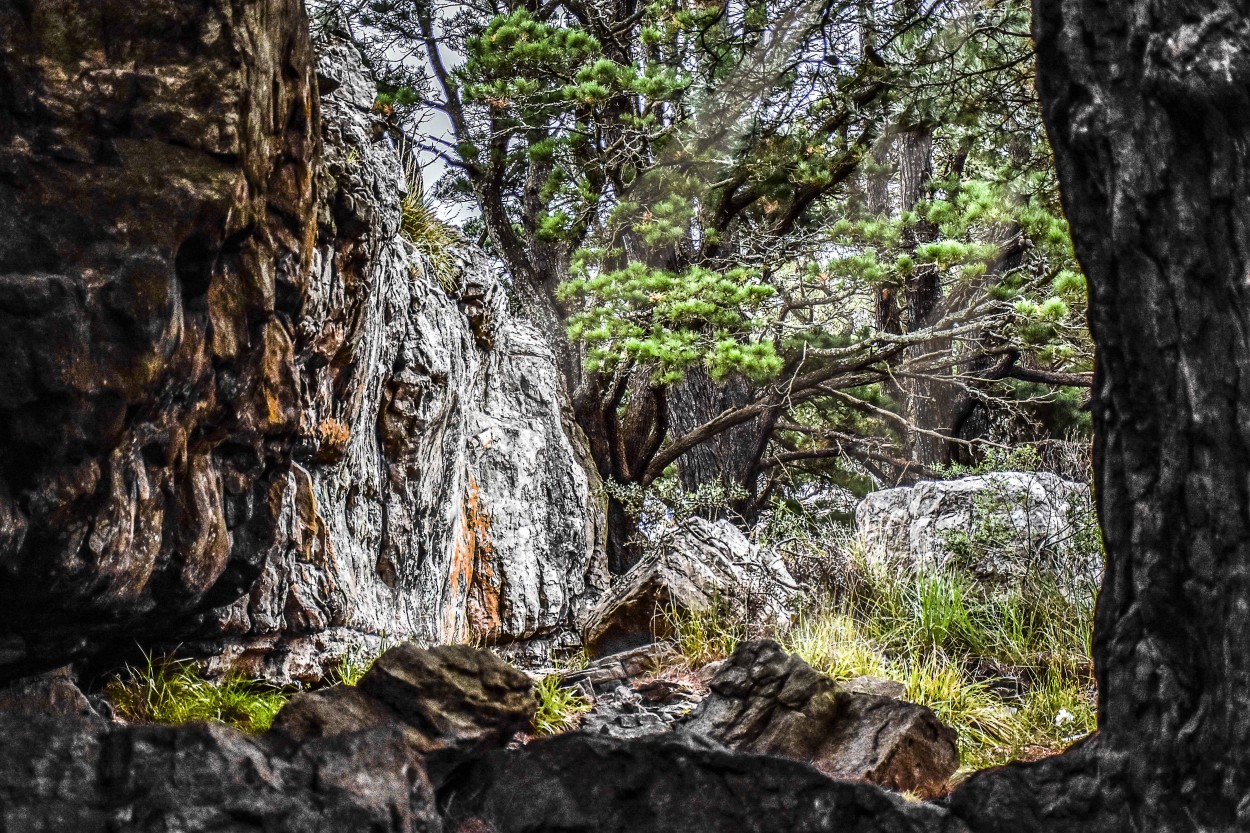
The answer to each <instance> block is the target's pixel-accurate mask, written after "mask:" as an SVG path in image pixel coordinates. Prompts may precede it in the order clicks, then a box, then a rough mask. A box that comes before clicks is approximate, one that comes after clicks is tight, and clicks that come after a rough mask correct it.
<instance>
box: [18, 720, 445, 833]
mask: <svg viewBox="0 0 1250 833" xmlns="http://www.w3.org/2000/svg"><path fill="white" fill-rule="evenodd" d="M433 799H434V795H433V790H432V788H431V786H430V783H429V781H428V780H427V779H426V777H425V773H424V771H423V770H422V767H421V763H420V761H419V760H416V759H414V758H413V757H412V754H411V752H410V750H409V749H408V747H407V745H406V744H405V742H404V739H403V738H402V736H401V735H400V733H399V732H398V731H396V730H394V729H378V730H374V731H370V732H361V733H356V734H354V735H349V736H343V737H337V738H330V739H320V740H310V741H307V742H305V743H302V744H295V743H291V742H290V741H283V740H279V739H266V738H259V739H257V738H251V737H248V736H246V735H242V734H239V733H238V732H235V731H233V730H231V729H227V728H225V727H222V726H183V727H167V726H128V727H110V726H107V725H105V724H103V723H102V722H91V721H77V720H72V719H69V718H59V719H55V720H54V719H48V718H44V719H31V718H20V719H13V718H5V717H0V831H5V833H10V831H12V833H18V831H21V833H62V831H69V830H72V831H75V833H112V831H117V830H125V831H128V832H129V833H149V832H150V833H165V832H166V831H172V830H178V831H183V833H209V832H210V831H231V832H232V833H247V831H255V833H262V832H263V833H309V831H349V830H350V831H356V830H360V831H364V830H369V831H377V833H436V832H437V831H439V830H441V829H442V824H441V822H440V820H439V818H438V815H437V813H436V812H435V809H434V800H433Z"/></svg>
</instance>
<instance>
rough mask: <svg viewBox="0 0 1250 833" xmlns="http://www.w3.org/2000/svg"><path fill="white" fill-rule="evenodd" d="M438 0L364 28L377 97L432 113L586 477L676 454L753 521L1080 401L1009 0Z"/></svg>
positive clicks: (616, 547)
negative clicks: (971, 435) (545, 357)
mask: <svg viewBox="0 0 1250 833" xmlns="http://www.w3.org/2000/svg"><path fill="white" fill-rule="evenodd" d="M455 8H456V9H458V11H457V12H456V13H455V14H454V15H453V14H450V13H449V11H450V10H449V9H442V8H436V7H433V6H432V5H431V4H430V3H429V2H427V0H374V2H367V3H363V4H360V5H357V6H356V7H354V9H353V11H354V14H355V15H356V19H357V21H358V24H359V25H358V27H357V31H358V32H359V33H361V37H362V40H364V41H365V42H366V45H368V46H370V47H371V53H372V54H373V55H374V56H375V62H376V63H377V64H378V66H379V68H380V69H382V70H384V72H383V77H384V82H383V94H384V95H385V96H386V97H387V98H386V101H387V103H388V105H391V106H395V107H396V108H397V110H398V111H399V112H400V115H401V117H402V115H403V112H404V111H405V108H407V112H409V113H413V114H416V113H420V112H428V111H430V110H437V111H439V112H441V113H442V114H444V115H445V116H446V118H447V119H448V120H449V122H450V125H451V131H450V132H451V135H450V136H449V137H446V138H444V137H440V136H429V137H428V143H427V144H428V148H429V150H430V151H431V152H433V153H436V154H437V155H438V156H439V157H441V158H442V159H443V160H444V162H445V163H446V164H447V165H448V170H449V173H448V175H447V176H445V177H444V179H443V181H442V182H441V183H440V185H439V188H438V189H437V193H438V194H439V195H440V196H441V197H442V198H443V199H445V200H452V201H454V200H457V199H459V200H463V201H465V202H466V203H468V204H469V205H470V206H471V208H472V209H473V214H474V219H473V221H472V222H471V223H470V230H472V231H476V232H477V233H478V234H479V235H480V237H481V238H482V239H483V240H484V241H486V242H487V243H488V245H489V246H490V247H491V249H492V250H493V252H494V253H495V254H496V255H497V256H499V258H500V259H501V260H502V261H503V263H504V265H505V266H506V268H507V271H508V274H509V275H510V277H511V280H512V282H513V286H514V288H515V290H516V293H517V295H518V296H519V298H520V299H521V300H522V302H523V306H524V308H525V310H526V313H527V314H528V315H529V316H530V317H531V318H532V319H533V320H534V321H535V323H536V324H538V326H539V327H540V328H541V329H543V330H544V332H545V333H546V335H547V337H548V339H549V340H550V342H551V344H552V345H553V347H554V348H555V349H556V351H557V354H558V356H559V358H560V362H561V366H562V369H563V371H564V373H565V376H566V380H567V383H568V386H569V389H570V392H571V394H572V398H573V402H574V410H575V413H576V415H577V420H578V423H579V424H580V426H581V428H582V430H583V431H584V432H585V433H586V436H587V438H588V440H589V442H590V446H591V449H592V452H593V455H594V458H595V462H596V464H597V466H598V468H599V470H600V473H601V474H602V475H603V476H604V477H605V478H607V479H610V480H612V481H615V482H617V483H621V484H634V485H637V486H640V487H646V486H648V485H649V484H651V483H654V482H655V481H656V480H657V479H658V478H661V477H666V476H670V475H671V474H672V473H673V471H674V467H675V469H676V473H677V475H678V476H680V477H681V479H682V481H683V482H684V483H686V484H687V485H688V486H694V485H696V484H698V483H700V482H705V481H708V480H715V481H719V482H720V484H721V485H723V486H729V487H733V489H734V492H735V493H736V494H738V495H740V498H739V499H737V500H736V504H735V506H734V509H736V510H737V511H738V512H739V513H740V514H741V515H742V516H744V517H747V518H749V517H751V516H752V515H753V513H755V512H756V511H758V509H759V508H760V507H762V506H763V505H765V504H766V502H767V501H768V500H770V499H772V498H773V497H776V496H778V495H781V494H784V492H785V491H786V489H787V487H788V486H790V485H792V484H794V483H796V482H800V481H803V480H804V479H805V478H811V477H819V478H822V479H824V480H827V481H828V480H832V481H834V482H841V483H844V484H851V483H853V484H859V486H860V487H862V484H863V481H864V476H865V474H869V475H871V476H872V477H875V478H877V479H878V480H882V481H890V482H894V481H897V480H899V479H907V478H913V477H916V476H923V475H925V474H929V473H932V469H933V468H934V466H935V465H936V464H939V463H942V462H946V461H948V460H949V459H951V458H952V456H953V455H954V454H955V452H958V451H960V450H962V453H963V454H964V456H967V454H968V453H969V452H968V451H967V450H968V449H969V448H972V447H973V446H970V445H968V441H967V438H965V437H960V436H959V433H960V426H959V423H960V422H966V421H967V415H968V413H970V412H972V411H974V410H976V409H978V408H980V409H982V410H985V409H986V408H989V409H990V410H991V411H993V412H995V413H999V414H1001V412H1003V411H1004V409H1009V411H1010V413H1011V414H1013V415H1016V416H1017V417H1020V418H1027V417H1029V415H1030V407H1028V406H1029V405H1030V404H1032V403H1036V402H1037V401H1039V400H1040V401H1042V402H1043V403H1044V404H1046V405H1047V406H1048V407H1050V408H1051V409H1052V410H1053V409H1054V407H1053V406H1054V402H1053V400H1055V399H1056V398H1063V397H1066V400H1065V401H1067V402H1069V403H1070V402H1072V401H1074V400H1075V399H1076V397H1074V396H1072V395H1071V394H1055V393H1053V392H1052V391H1053V389H1054V386H1055V385H1060V386H1062V385H1073V384H1075V385H1086V386H1087V385H1088V374H1087V372H1086V371H1087V370H1088V368H1089V362H1090V351H1089V347H1088V340H1087V338H1086V337H1085V335H1084V331H1083V327H1082V326H1081V315H1082V314H1083V306H1084V283H1083V280H1082V278H1081V276H1080V273H1079V270H1078V269H1077V268H1076V265H1075V261H1074V259H1073V257H1072V250H1071V244H1070V241H1069V240H1068V234H1067V228H1066V225H1065V224H1064V222H1063V220H1062V215H1061V214H1060V212H1059V208H1058V197H1057V188H1056V186H1055V182H1054V174H1053V166H1052V164H1051V161H1050V155H1049V150H1048V148H1047V146H1046V141H1045V136H1044V134H1043V132H1042V130H1041V125H1040V118H1039V116H1038V112H1037V106H1036V102H1035V98H1034V93H1033V89H1032V54H1031V44H1030V41H1029V39H1028V28H1027V20H1028V17H1027V16H1028V9H1027V5H1026V4H1025V3H1023V2H1022V0H1005V1H1004V2H998V3H989V4H986V3H971V2H967V3H955V4H926V3H917V2H912V1H911V0H908V1H907V2H875V1H874V0H853V1H852V0H840V1H838V0H834V1H832V2H830V0H825V1H824V2H802V1H801V0H782V2H747V3H741V4H738V3H717V2H705V0H654V2H651V3H647V4H639V3H636V2H631V0H599V1H598V2H591V3H583V2H571V0H562V1H561V2H556V1H555V0H553V2H549V3H544V4H537V3H529V4H524V3H522V4H517V5H514V6H501V5H497V4H495V3H493V2H484V0H475V2H470V3H467V4H458V5H457V6H456V7H455ZM396 44H401V45H403V46H404V47H405V48H407V49H409V50H410V51H411V52H412V53H413V54H415V55H416V56H417V58H416V59H415V61H397V60H396V59H395V52H396V49H397V46H396ZM452 56H456V58H455V60H452ZM414 65H419V66H421V67H422V69H423V71H424V76H423V77H415V76H414V70H413V67H414ZM874 195H875V196H874ZM1022 385H1034V386H1036V385H1042V386H1044V387H1042V388H1037V387H1033V388H1027V389H1026V388H1022V387H1021V386H1022ZM925 403H927V404H925ZM933 403H937V404H933ZM1012 403H1014V404H1012ZM922 404H923V405H924V407H921V405H922ZM1009 406H1011V407H1010V408H1009ZM1032 412H1033V413H1034V414H1036V413H1038V412H1039V411H1038V409H1036V408H1033V409H1032ZM995 418H996V419H997V420H998V421H999V422H1001V421H1002V418H1001V415H1000V416H996V417H995ZM965 427H966V426H965ZM965 433H968V432H967V431H965ZM918 438H919V439H918ZM922 447H926V448H927V449H928V450H925V451H923V452H922V451H921V449H922ZM909 455H910V456H909ZM917 458H919V459H917ZM610 513H611V516H612V517H611V526H612V535H613V539H614V540H613V552H614V566H615V567H616V568H617V569H623V568H624V567H625V566H627V565H628V563H629V562H630V561H631V559H632V557H633V555H634V553H633V552H632V551H631V550H630V549H629V547H628V546H627V543H628V540H629V539H630V537H631V535H632V534H633V525H634V521H635V519H634V518H633V517H631V515H630V512H629V511H628V510H627V507H625V506H624V505H623V504H622V503H621V502H620V501H617V500H614V501H613V504H612V506H611V507H610Z"/></svg>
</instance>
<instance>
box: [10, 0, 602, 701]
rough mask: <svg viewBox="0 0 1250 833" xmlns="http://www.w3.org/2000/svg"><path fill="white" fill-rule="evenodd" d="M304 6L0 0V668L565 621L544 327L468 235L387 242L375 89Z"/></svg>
mask: <svg viewBox="0 0 1250 833" xmlns="http://www.w3.org/2000/svg"><path fill="white" fill-rule="evenodd" d="M303 5H304V4H303V3H302V2H300V0H257V2H249V3H245V4H242V6H240V5H239V4H237V3H230V2H226V0H141V2H134V0H66V2H60V3H55V4H53V6H50V7H48V8H47V9H45V8H44V7H43V5H42V4H36V5H32V4H28V3H17V4H14V3H5V4H0V78H3V79H4V83H3V85H0V86H2V87H3V89H2V90H0V125H3V128H2V129H0V206H2V207H3V211H2V213H3V216H2V217H0V356H3V357H4V361H3V363H0V425H3V441H2V442H0V445H2V448H0V563H3V564H4V579H3V581H0V679H4V678H8V677H15V676H20V675H24V674H28V673H32V672H36V671H41V670H44V669H46V668H51V667H57V666H60V665H63V664H65V663H67V662H71V661H78V660H81V659H88V660H91V661H99V662H101V663H102V664H105V665H107V664H108V663H109V662H111V661H113V660H116V659H118V658H119V657H120V656H121V654H122V653H123V652H124V651H126V650H129V649H131V648H133V646H134V642H135V638H136V637H140V638H142V639H143V640H144V642H145V644H144V647H147V648H155V649H156V650H158V651H160V650H163V649H165V648H167V647H172V646H173V645H181V646H183V648H184V650H185V651H196V652H198V653H200V654H202V655H214V656H215V657H216V660H215V662H214V664H213V666H212V667H213V670H222V671H224V670H226V669H234V670H236V671H239V672H241V673H243V674H245V675H248V676H256V677H265V678H268V679H271V680H276V681H286V680H292V679H304V680H312V679H315V678H318V677H321V676H323V675H324V673H325V672H326V671H327V670H328V669H330V668H332V667H333V666H334V665H335V664H336V663H337V662H338V661H339V659H340V658H341V657H343V656H344V655H345V654H347V653H349V652H351V651H352V650H353V649H358V648H360V647H361V646H362V644H366V643H367V646H368V649H369V650H376V648H377V647H378V645H379V643H380V641H381V635H382V634H387V635H389V637H391V638H398V639H404V638H408V637H415V638H417V639H419V640H421V641H423V642H427V643H438V642H450V641H467V640H471V639H483V640H485V639H492V640H495V641H499V642H524V641H526V640H529V641H534V642H536V643H550V642H553V641H558V640H560V639H566V640H567V641H569V642H575V641H576V637H575V635H574V630H575V625H574V622H575V618H576V616H577V614H578V612H579V611H580V610H581V607H582V605H583V603H584V602H585V601H587V600H589V599H591V598H593V597H594V596H595V595H596V594H597V593H598V591H599V589H600V588H601V587H603V586H606V577H605V568H604V566H603V565H604V564H605V559H604V556H603V524H602V522H601V515H602V512H601V509H600V506H599V501H600V494H599V485H598V482H597V480H596V476H595V474H594V472H593V467H591V468H588V467H587V466H585V465H583V463H582V460H583V458H584V456H585V455H584V453H583V450H582V446H581V443H580V440H579V437H578V435H577V433H576V429H574V428H572V427H571V426H572V423H571V420H569V419H568V417H567V410H568V403H567V397H566V395H565V393H564V391H563V388H562V383H561V376H560V374H559V373H558V372H557V370H556V367H555V362H554V359H553V358H552V356H551V353H550V350H549V349H548V348H547V347H546V346H544V345H543V343H542V340H541V339H540V338H539V337H538V335H537V332H536V331H535V330H534V329H533V328H532V327H530V326H528V325H527V324H525V323H524V322H521V321H519V320H517V319H515V318H513V317H512V316H511V315H510V314H509V313H508V311H507V309H506V304H505V303H504V294H503V290H502V286H501V284H500V282H499V276H498V275H497V274H496V273H495V267H494V265H493V263H492V262H491V261H490V260H489V258H487V257H486V256H485V255H484V254H483V253H481V252H480V251H478V250H476V249H475V248H474V247H472V246H471V245H469V244H468V243H457V242H455V241H454V240H453V241H449V242H448V244H447V246H446V251H445V252H443V254H444V255H445V257H444V258H442V261H443V262H442V264H441V266H437V267H436V265H435V264H431V263H430V262H428V261H427V259H426V258H425V257H423V256H421V255H419V254H418V253H417V252H416V251H415V250H414V248H413V247H412V246H411V245H410V244H408V243H407V242H406V241H405V240H404V239H402V238H401V237H400V235H399V227H400V216H401V211H400V200H401V197H402V195H403V191H404V184H403V177H402V175H401V171H400V164H399V159H398V155H397V153H396V152H395V150H394V145H393V143H392V141H391V140H389V139H388V138H387V129H388V126H387V125H386V123H385V122H384V120H383V119H382V117H381V116H380V115H379V114H378V113H375V112H374V111H373V104H374V99H375V96H376V87H375V85H374V83H373V81H372V79H371V78H369V77H368V76H367V75H366V73H365V72H364V70H363V69H362V66H361V60H360V56H359V54H358V53H357V52H356V51H355V49H354V48H353V47H351V46H350V45H348V44H347V43H346V42H344V41H343V40H341V39H337V38H333V37H331V38H329V39H327V41H326V42H325V43H324V44H322V48H321V53H322V54H321V58H320V61H319V62H318V61H317V60H316V59H315V58H314V55H313V50H312V46H311V43H310V38H309V34H308V20H307V18H306V17H305V14H304V10H303ZM119 20H124V21H125V25H124V26H120V27H119V26H118V25H117V21H119ZM67 33H69V34H67ZM66 38H68V40H66ZM318 88H320V90H319V89H318ZM566 429H567V430H566ZM570 438H571V439H570ZM153 633H159V634H161V635H162V638H164V639H166V640H168V643H167V644H165V645H152V644H150V642H149V641H148V640H149V639H150V634H153ZM536 647H539V648H541V647H544V646H543V645H541V644H539V645H537V646H536Z"/></svg>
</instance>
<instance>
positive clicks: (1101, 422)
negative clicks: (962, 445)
mask: <svg viewBox="0 0 1250 833" xmlns="http://www.w3.org/2000/svg"><path fill="white" fill-rule="evenodd" d="M1248 21H1250V3H1248V2H1244V0H1243V2H1213V1H1212V0H1207V2H1192V3H1166V2H1150V3H1147V2H1136V3H1131V2H1127V0H1105V2H1101V3H1097V4H1095V3H1081V2H1076V1H1075V0H1039V2H1038V3H1037V6H1036V22H1035V34H1036V40H1037V48H1038V54H1039V80H1040V92H1041V96H1042V102H1043V105H1044V109H1045V118H1046V122H1047V126H1048V129H1049V130H1050V135H1051V141H1052V143H1053V144H1054V147H1055V154H1056V159H1057V162H1058V165H1059V174H1060V179H1061V181H1062V184H1063V188H1064V204H1065V208H1066V210H1067V213H1068V217H1069V218H1070V220H1071V221H1072V227H1073V234H1074V239H1075V242H1076V249H1077V254H1078V255H1079V257H1080V260H1081V263H1082V265H1083V267H1084V268H1085V271H1086V274H1087V276H1088V278H1089V284H1090V305H1089V310H1090V327H1091V329H1092V331H1093V334H1094V338H1095V342H1096V343H1097V346H1098V360H1097V372H1096V383H1095V390H1094V398H1093V413H1094V425H1095V451H1094V469H1095V477H1096V482H1097V493H1098V505H1099V513H1100V516H1101V521H1102V526H1103V531H1104V538H1105V540H1106V546H1107V555H1108V569H1107V575H1106V579H1105V581H1104V583H1103V590H1102V594H1101V596H1100V597H1099V603H1098V612H1097V620H1096V628H1095V644H1094V656H1095V662H1096V666H1097V673H1098V683H1099V727H1100V728H1099V732H1098V735H1097V737H1096V738H1095V739H1094V740H1092V741H1090V742H1088V743H1086V744H1084V745H1082V747H1081V748H1080V749H1079V750H1075V751H1073V752H1070V753H1069V754H1067V755H1064V756H1062V757H1060V758H1057V759H1054V760H1052V761H1049V762H1045V763H1043V764H1039V765H1035V766H1032V767H1013V768H1010V769H1008V770H1005V771H1000V772H991V773H986V774H985V775H982V776H978V777H974V778H973V779H971V780H970V781H969V782H968V783H967V785H966V786H965V787H964V788H962V789H961V790H959V791H958V792H957V793H956V794H955V796H954V797H953V799H952V804H953V807H954V808H955V810H956V812H958V813H959V814H960V815H962V816H964V818H965V819H967V820H969V821H973V822H975V823H974V824H973V826H974V827H975V828H976V829H980V830H990V829H995V830H1001V829H1003V828H1004V822H1005V821H1008V820H1009V821H1010V822H1011V825H1012V829H1015V830H1021V829H1030V830H1032V829H1038V830H1041V829H1051V830H1058V829H1062V830H1073V829H1081V830H1141V831H1148V830H1149V831H1153V830H1170V831H1171V830H1246V829H1250V800H1248V799H1247V796H1250V475H1248V472H1250V419H1247V414H1248V413H1250V374H1247V373H1246V372H1245V368H1247V367H1248V366H1250V281H1248V280H1247V275H1248V274H1250V144H1248V143H1247V141H1246V137H1247V135H1248V134H1250V23H1248ZM994 817H997V818H998V821H995V820H994Z"/></svg>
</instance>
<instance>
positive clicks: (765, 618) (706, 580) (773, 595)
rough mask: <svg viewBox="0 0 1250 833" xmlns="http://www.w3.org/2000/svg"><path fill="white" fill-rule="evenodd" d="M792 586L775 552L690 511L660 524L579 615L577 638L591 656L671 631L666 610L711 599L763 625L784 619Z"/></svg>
mask: <svg viewBox="0 0 1250 833" xmlns="http://www.w3.org/2000/svg"><path fill="white" fill-rule="evenodd" d="M797 590H798V587H797V585H795V583H794V579H793V578H791V577H790V572H789V570H787V569H786V566H785V564H784V563H782V561H781V558H780V557H779V556H778V555H777V554H776V553H772V552H768V551H764V550H761V549H760V548H759V547H757V546H755V545H754V544H752V543H751V542H750V541H749V540H747V537H746V536H745V535H743V534H742V532H741V531H740V530H739V529H738V528H737V527H735V526H733V524H731V523H729V522H728V521H718V522H716V523H713V522H711V521H709V520H706V519H704V518H699V517H695V518H690V519H689V520H687V521H685V522H684V523H682V524H679V525H677V526H675V527H673V528H671V529H666V530H662V531H661V532H660V533H659V534H657V535H656V536H655V540H653V541H651V542H650V543H649V545H648V551H647V553H646V554H644V555H643V557H642V558H641V559H639V561H638V563H637V564H635V565H634V566H633V567H631V568H630V569H629V570H628V571H627V572H626V573H625V574H624V575H621V576H619V577H617V579H616V580H615V581H614V582H613V584H612V587H611V590H610V591H608V592H607V593H605V594H604V595H603V596H602V597H601V598H600V599H599V600H598V602H596V604H595V605H594V607H593V608H591V609H590V610H589V612H588V613H587V614H586V618H585V621H584V623H583V625H582V642H583V644H584V645H585V646H586V650H587V651H588V652H589V653H590V654H591V655H592V656H600V655H604V654H609V653H612V652H616V651H622V650H626V649H628V648H631V647H636V646H638V645H641V644H645V643H647V642H651V641H652V640H653V639H654V638H656V637H663V636H666V635H668V633H669V631H670V630H671V629H670V628H669V626H668V624H667V622H666V620H665V617H666V616H667V615H669V614H677V615H681V614H685V613H688V612H691V611H697V610H706V609H708V608H711V607H713V606H715V605H723V606H726V607H728V608H729V611H728V612H729V613H730V614H731V615H734V616H737V617H741V618H742V620H743V621H746V620H750V621H751V622H752V623H754V624H757V625H763V626H777V625H784V624H788V623H789V619H790V610H789V608H788V602H789V601H790V600H791V598H792V597H793V596H794V595H795V593H796V592H797Z"/></svg>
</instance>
